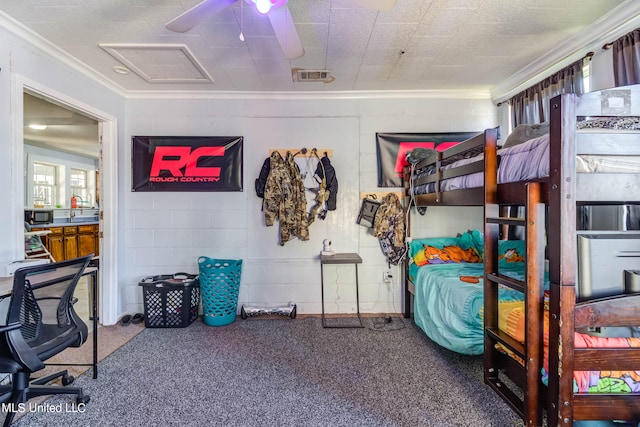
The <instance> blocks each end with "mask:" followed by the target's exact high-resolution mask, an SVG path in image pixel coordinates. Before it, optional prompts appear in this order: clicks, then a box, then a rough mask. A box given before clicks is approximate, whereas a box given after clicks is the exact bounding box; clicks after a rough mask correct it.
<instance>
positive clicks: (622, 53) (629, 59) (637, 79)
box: [613, 28, 640, 86]
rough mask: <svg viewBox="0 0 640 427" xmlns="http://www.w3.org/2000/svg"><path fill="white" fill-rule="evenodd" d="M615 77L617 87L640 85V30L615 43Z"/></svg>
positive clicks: (637, 29)
mask: <svg viewBox="0 0 640 427" xmlns="http://www.w3.org/2000/svg"><path fill="white" fill-rule="evenodd" d="M613 76H614V79H615V84H616V86H627V85H634V84H637V83H640V28H636V29H635V30H633V31H631V32H630V33H629V34H626V35H624V36H622V37H620V38H619V39H618V40H616V41H615V42H613Z"/></svg>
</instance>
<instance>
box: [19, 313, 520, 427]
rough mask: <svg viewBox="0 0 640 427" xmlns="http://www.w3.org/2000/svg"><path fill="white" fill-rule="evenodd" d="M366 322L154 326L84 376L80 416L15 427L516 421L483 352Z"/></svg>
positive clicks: (51, 416)
mask: <svg viewBox="0 0 640 427" xmlns="http://www.w3.org/2000/svg"><path fill="white" fill-rule="evenodd" d="M364 322H365V324H366V325H367V328H365V329H323V328H322V326H321V323H320V319H317V318H305V319H301V318H298V319H295V320H291V319H288V318H283V319H259V318H256V319H248V320H240V319H238V320H237V321H235V322H234V323H232V324H231V325H227V326H223V327H211V326H206V325H204V324H203V323H202V321H201V320H198V321H196V322H194V323H193V324H192V325H191V326H189V327H187V328H183V329H146V330H145V331H143V332H142V333H141V334H139V335H138V336H136V337H135V338H133V339H132V340H131V341H130V342H129V343H127V344H125V345H124V346H123V347H122V348H121V349H119V350H118V351H116V352H114V353H113V354H112V355H111V356H109V357H107V358H106V359H105V360H104V361H102V362H101V363H100V365H99V377H98V379H97V380H93V379H91V377H90V375H91V372H90V371H89V372H88V375H87V374H85V375H83V376H81V377H80V378H78V379H77V380H76V384H77V385H82V386H83V387H84V388H85V391H86V393H88V394H89V395H90V396H91V402H89V403H88V404H87V406H86V408H83V412H71V410H72V409H73V402H74V400H73V399H72V398H69V397H52V398H50V399H48V400H47V401H46V403H45V404H46V405H48V406H47V408H44V409H43V410H42V411H41V412H29V413H27V415H25V416H24V417H22V418H21V419H19V420H18V421H17V422H16V423H15V425H16V426H62V425H65V426H98V425H100V426H125V425H126V426H151V425H164V426H190V425H192V426H199V427H202V426H218V425H220V426H254V425H272V426H349V427H352V426H438V427H440V426H515V425H520V420H519V419H518V417H517V416H516V415H515V414H514V413H513V412H512V411H511V410H510V409H509V408H508V407H507V406H506V404H505V403H503V402H502V400H500V399H499V398H498V397H497V396H496V395H495V394H494V393H493V392H492V391H491V390H490V389H489V388H488V387H486V386H485V385H483V383H482V358H481V357H469V356H462V355H458V354H456V353H452V352H449V351H447V350H445V349H442V348H441V347H438V346H437V345H436V344H434V343H432V342H431V341H430V340H429V339H428V338H427V337H426V336H425V335H424V333H422V332H421V331H420V330H419V329H418V328H417V327H416V326H415V325H414V324H413V322H412V321H410V320H405V319H402V318H394V319H393V321H392V322H391V323H388V324H385V323H384V322H381V321H380V319H372V318H365V319H364ZM378 329H379V330H378ZM58 408H60V409H61V411H60V412H58ZM77 409H79V408H76V410H77ZM80 409H82V408H80Z"/></svg>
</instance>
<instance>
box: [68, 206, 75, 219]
mask: <svg viewBox="0 0 640 427" xmlns="http://www.w3.org/2000/svg"><path fill="white" fill-rule="evenodd" d="M75 216H76V213H75V212H74V211H73V209H72V208H69V222H73V218H74V217H75Z"/></svg>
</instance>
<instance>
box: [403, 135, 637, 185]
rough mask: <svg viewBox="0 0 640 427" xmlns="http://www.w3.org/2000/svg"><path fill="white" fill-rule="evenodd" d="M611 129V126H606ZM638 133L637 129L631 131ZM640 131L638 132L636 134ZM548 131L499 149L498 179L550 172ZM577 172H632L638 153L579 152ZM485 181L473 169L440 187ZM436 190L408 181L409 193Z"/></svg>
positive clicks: (512, 179) (458, 163) (513, 179)
mask: <svg viewBox="0 0 640 427" xmlns="http://www.w3.org/2000/svg"><path fill="white" fill-rule="evenodd" d="M594 130H596V132H597V131H600V130H599V129H593V128H585V129H584V130H579V131H578V133H593V132H594ZM607 131H608V133H611V130H610V129H607ZM615 132H623V133H629V132H632V131H629V130H621V131H615ZM634 132H636V133H637V131H634ZM639 135H640V134H639ZM549 140H550V138H549V134H545V135H542V136H540V137H538V138H534V139H530V140H529V141H526V142H524V143H522V144H518V145H515V146H512V147H508V148H503V149H499V150H498V156H499V157H500V164H499V167H498V183H499V184H505V183H509V182H520V181H531V180H535V179H539V178H545V177H547V176H549ZM483 159H484V155H483V154H480V155H478V156H475V157H471V158H468V159H462V160H459V161H456V162H453V163H451V164H449V165H447V166H445V167H444V169H450V168H455V167H458V166H463V165H465V164H469V163H474V162H477V161H482V160H483ZM576 172H577V173H632V172H640V156H636V157H633V156H620V155H619V156H615V155H578V156H576ZM432 173H433V171H432V170H431V171H427V172H424V173H422V174H415V176H414V179H417V178H420V177H423V176H426V175H430V174H432ZM483 185H484V174H483V173H482V172H476V173H472V174H469V175H464V176H458V177H455V178H449V179H445V180H442V182H441V189H440V191H453V190H461V189H466V188H477V187H482V186H483ZM435 191H436V183H434V182H431V183H428V184H422V185H418V186H413V185H412V184H411V183H410V186H409V195H419V194H429V193H434V192H435Z"/></svg>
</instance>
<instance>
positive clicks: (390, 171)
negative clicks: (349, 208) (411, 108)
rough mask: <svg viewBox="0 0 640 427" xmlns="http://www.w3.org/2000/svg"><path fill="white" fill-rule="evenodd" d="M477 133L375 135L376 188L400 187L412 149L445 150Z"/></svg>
mask: <svg viewBox="0 0 640 427" xmlns="http://www.w3.org/2000/svg"><path fill="white" fill-rule="evenodd" d="M477 134H478V132H448V133H381V132H379V133H376V150H377V156H378V187H402V169H403V168H404V167H405V166H406V165H407V164H408V163H407V153H409V152H410V151H411V150H413V149H414V148H434V149H436V150H438V151H443V150H446V149H447V148H449V147H452V146H454V145H456V144H457V143H459V142H462V141H464V140H466V139H469V138H471V137H472V136H474V135H477Z"/></svg>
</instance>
